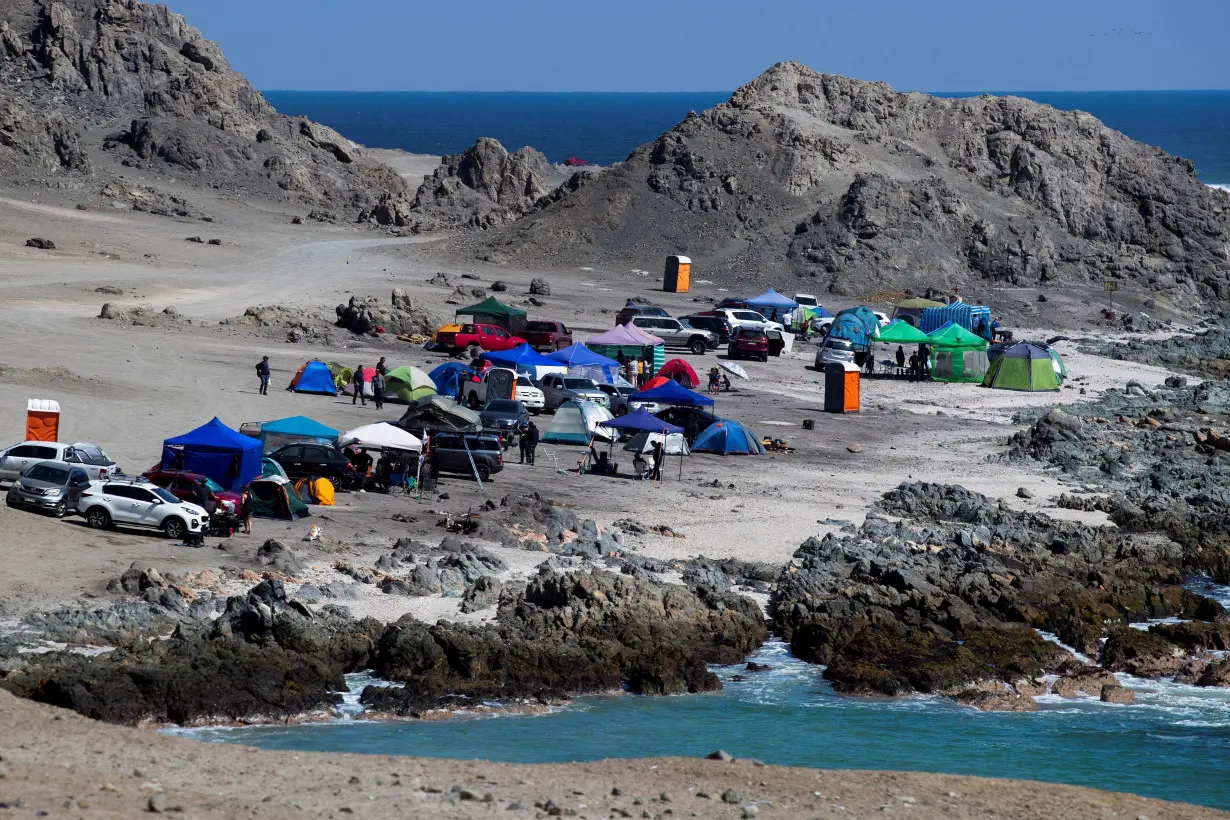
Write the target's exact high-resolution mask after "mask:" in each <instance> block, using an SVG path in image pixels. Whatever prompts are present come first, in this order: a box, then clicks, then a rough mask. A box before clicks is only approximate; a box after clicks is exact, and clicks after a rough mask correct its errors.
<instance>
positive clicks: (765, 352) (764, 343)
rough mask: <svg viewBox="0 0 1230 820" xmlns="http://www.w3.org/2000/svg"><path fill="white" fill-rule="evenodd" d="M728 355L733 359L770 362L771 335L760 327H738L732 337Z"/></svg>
mask: <svg viewBox="0 0 1230 820" xmlns="http://www.w3.org/2000/svg"><path fill="white" fill-rule="evenodd" d="M726 355H727V356H728V357H730V358H732V359H759V360H760V361H762V362H767V361H768V360H769V335H768V334H767V333H766V332H765V331H764V330H763V329H762V328H758V327H737V328H735V329H734V332H733V333H732V334H731V336H730V346H729V347H727V348H726Z"/></svg>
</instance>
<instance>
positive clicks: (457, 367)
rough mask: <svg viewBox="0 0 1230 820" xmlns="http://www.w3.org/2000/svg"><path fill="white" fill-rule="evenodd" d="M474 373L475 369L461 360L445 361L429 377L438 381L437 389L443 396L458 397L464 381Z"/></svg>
mask: <svg viewBox="0 0 1230 820" xmlns="http://www.w3.org/2000/svg"><path fill="white" fill-rule="evenodd" d="M473 374H474V369H473V368H472V367H470V366H469V365H466V364H462V363H461V362H445V363H444V364H442V365H439V366H438V367H436V368H435V369H434V370H432V371H431V372H430V373H428V374H427V377H428V378H430V379H431V380H432V381H433V382H435V383H436V390H437V391H438V392H439V394H440V395H441V396H449V397H451V398H456V397H457V396H458V395H459V391H460V390H461V385H462V382H464V381H466V380H467V379H469V378H470V376H471V375H473Z"/></svg>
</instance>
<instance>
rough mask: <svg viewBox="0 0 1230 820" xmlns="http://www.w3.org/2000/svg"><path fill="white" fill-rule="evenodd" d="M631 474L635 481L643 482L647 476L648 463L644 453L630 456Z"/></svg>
mask: <svg viewBox="0 0 1230 820" xmlns="http://www.w3.org/2000/svg"><path fill="white" fill-rule="evenodd" d="M632 474H633V475H635V476H636V480H637V481H643V480H644V479H645V478H646V477H647V476H648V475H649V462H648V461H646V460H645V454H644V453H637V454H635V455H634V456H632Z"/></svg>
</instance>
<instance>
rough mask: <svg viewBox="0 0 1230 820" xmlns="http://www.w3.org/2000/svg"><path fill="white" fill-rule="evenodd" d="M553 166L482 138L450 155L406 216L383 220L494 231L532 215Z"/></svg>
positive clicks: (532, 152)
mask: <svg viewBox="0 0 1230 820" xmlns="http://www.w3.org/2000/svg"><path fill="white" fill-rule="evenodd" d="M550 174H551V166H550V164H549V163H548V162H547V158H546V157H545V156H543V155H542V154H541V153H540V152H538V151H535V150H534V149H533V148H522V149H520V150H518V151H514V152H513V153H511V154H510V153H509V152H508V151H507V150H506V149H505V148H504V146H503V145H501V144H500V143H499V141H498V140H494V139H491V138H490V137H481V138H479V140H478V141H477V142H476V143H474V145H472V146H470V147H469V148H467V149H466V150H465V151H463V152H462V153H460V154H454V155H451V156H446V157H444V158H443V159H442V160H441V161H440V166H439V167H438V168H437V169H436V170H435V172H434V173H433V174H432V175H431V176H430V177H427V178H426V179H425V180H424V181H423V183H422V184H421V185H420V186H419V189H418V191H417V192H416V193H415V196H414V201H413V202H412V203H411V204H410V206H409V208H407V209H406V210H405V211H399V212H396V213H390V214H386V215H383V216H382V215H379V214H378V215H377V219H378V220H384V221H386V223H391V224H395V225H398V226H410V227H413V228H415V229H416V230H442V229H443V230H451V229H456V228H491V227H494V226H496V225H502V224H504V223H506V222H511V221H512V220H514V219H516V218H517V217H519V216H521V215H522V214H525V213H527V212H528V211H529V210H530V209H531V208H533V206H534V204H535V203H536V202H537V201H538V200H539V199H540V198H541V197H543V196H545V195H546V194H547V193H548V192H549V190H550V188H549V187H548V184H547V179H548V177H549V176H550Z"/></svg>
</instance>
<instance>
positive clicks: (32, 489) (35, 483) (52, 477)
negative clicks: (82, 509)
mask: <svg viewBox="0 0 1230 820" xmlns="http://www.w3.org/2000/svg"><path fill="white" fill-rule="evenodd" d="M89 486H90V477H89V475H87V474H86V471H85V470H84V469H83V468H82V467H81V466H80V465H77V464H66V463H65V462H63V461H40V462H38V463H37V464H35V465H33V466H31V467H27V468H26V471H25V472H24V473H22V475H21V476H20V477H19V478H18V479H17V480H16V481H14V482H13V483H12V484H11V485H9V492H8V496H6V497H5V499H4V500H5V502H6V503H7V504H8V505H9V506H10V507H19V508H20V507H34V508H35V509H39V510H50V511H51V512H53V513H55V515H56V517H57V518H63V517H64V516H66V515H68V513H69V512H75V511H76V509H77V502H78V501H79V500H80V499H81V493H82V492H84V491H85V490H86V489H88V488H89Z"/></svg>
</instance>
